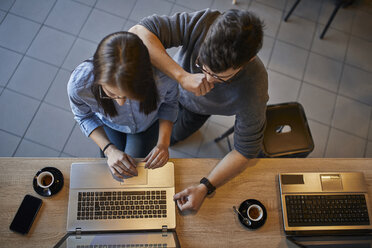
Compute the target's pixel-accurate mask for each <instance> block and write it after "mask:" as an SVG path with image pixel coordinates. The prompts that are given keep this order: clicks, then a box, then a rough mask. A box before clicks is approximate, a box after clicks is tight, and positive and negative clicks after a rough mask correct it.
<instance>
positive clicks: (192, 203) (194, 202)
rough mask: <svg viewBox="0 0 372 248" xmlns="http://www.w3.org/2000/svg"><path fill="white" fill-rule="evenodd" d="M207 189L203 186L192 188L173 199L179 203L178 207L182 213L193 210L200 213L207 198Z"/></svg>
mask: <svg viewBox="0 0 372 248" xmlns="http://www.w3.org/2000/svg"><path fill="white" fill-rule="evenodd" d="M207 192H208V190H207V187H205V186H204V185H203V184H199V185H198V186H191V187H188V188H186V189H185V190H183V191H181V192H179V193H177V194H175V195H174V196H173V199H174V200H175V201H176V202H177V206H178V208H179V209H180V210H181V211H184V210H193V211H198V210H199V208H200V206H201V205H202V203H203V201H204V198H205V196H206V195H207Z"/></svg>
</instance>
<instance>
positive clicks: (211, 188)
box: [200, 177, 216, 195]
mask: <svg viewBox="0 0 372 248" xmlns="http://www.w3.org/2000/svg"><path fill="white" fill-rule="evenodd" d="M200 183H201V184H204V185H205V186H206V187H207V190H208V192H207V195H210V194H212V193H213V192H214V191H215V190H216V187H214V186H213V184H211V182H209V180H208V179H207V178H205V177H203V178H202V179H201V180H200Z"/></svg>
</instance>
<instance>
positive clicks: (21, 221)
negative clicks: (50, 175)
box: [9, 195, 42, 234]
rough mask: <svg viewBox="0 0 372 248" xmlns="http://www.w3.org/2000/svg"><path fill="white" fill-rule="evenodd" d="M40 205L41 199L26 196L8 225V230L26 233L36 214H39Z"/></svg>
mask: <svg viewBox="0 0 372 248" xmlns="http://www.w3.org/2000/svg"><path fill="white" fill-rule="evenodd" d="M41 204H42V200H41V199H39V198H37V197H34V196H32V195H26V196H25V198H23V201H22V203H21V206H20V207H19V209H18V211H17V213H16V215H15V217H14V219H13V221H12V223H11V224H10V227H9V228H10V230H12V231H15V232H18V233H21V234H26V233H28V231H29V230H30V228H31V225H32V223H33V222H34V220H35V217H36V215H37V213H38V212H39V209H40V207H41Z"/></svg>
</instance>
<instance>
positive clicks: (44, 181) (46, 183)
mask: <svg viewBox="0 0 372 248" xmlns="http://www.w3.org/2000/svg"><path fill="white" fill-rule="evenodd" d="M40 181H41V184H42V185H43V186H45V187H46V186H49V185H50V184H51V183H52V181H53V178H52V176H51V175H44V176H43V178H42V179H41V180H40Z"/></svg>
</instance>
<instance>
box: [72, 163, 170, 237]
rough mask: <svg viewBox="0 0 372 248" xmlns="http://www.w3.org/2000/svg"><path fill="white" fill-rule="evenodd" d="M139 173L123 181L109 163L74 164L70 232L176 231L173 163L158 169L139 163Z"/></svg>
mask: <svg viewBox="0 0 372 248" xmlns="http://www.w3.org/2000/svg"><path fill="white" fill-rule="evenodd" d="M137 171H138V176H137V177H132V178H127V179H124V180H123V181H119V180H116V179H114V178H113V177H112V174H111V172H110V170H109V168H108V166H107V164H106V162H100V163H97V162H88V163H87V162H84V163H73V164H72V165H71V170H70V190H69V202H68V217H67V230H68V231H70V232H75V231H77V230H79V231H81V232H86V231H115V230H118V231H132V230H162V229H164V228H166V229H174V228H175V227H176V212H175V203H174V201H173V195H174V194H175V189H174V165H173V163H171V162H168V163H167V164H165V165H164V166H163V167H161V168H157V169H154V170H151V169H145V168H144V163H139V164H138V166H137ZM141 204H142V206H141ZM139 213H141V214H139ZM144 213H146V214H144ZM149 213H150V214H149Z"/></svg>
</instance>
